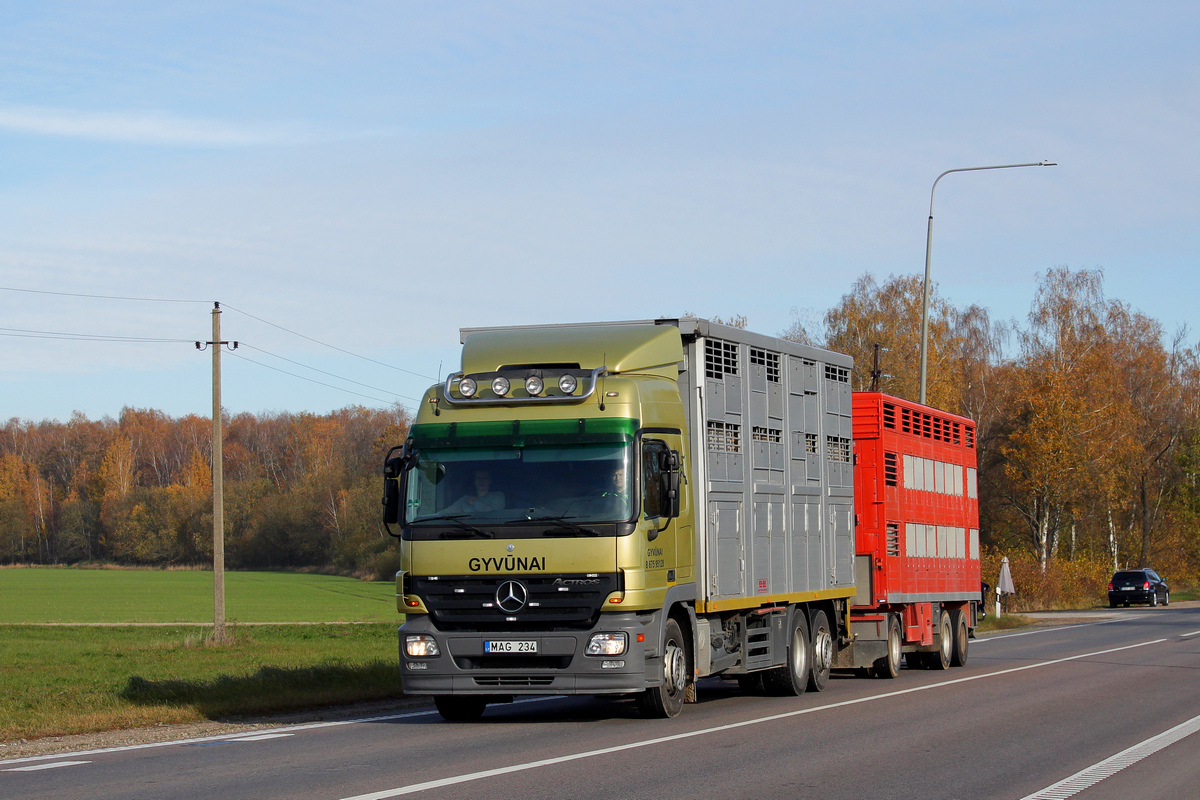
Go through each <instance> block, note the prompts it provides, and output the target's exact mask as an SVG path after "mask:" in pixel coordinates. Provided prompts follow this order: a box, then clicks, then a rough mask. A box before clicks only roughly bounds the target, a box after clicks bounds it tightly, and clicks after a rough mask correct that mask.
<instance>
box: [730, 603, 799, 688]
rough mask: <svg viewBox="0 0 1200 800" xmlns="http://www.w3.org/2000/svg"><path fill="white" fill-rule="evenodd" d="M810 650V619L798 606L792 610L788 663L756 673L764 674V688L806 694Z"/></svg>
mask: <svg viewBox="0 0 1200 800" xmlns="http://www.w3.org/2000/svg"><path fill="white" fill-rule="evenodd" d="M810 652H811V651H810V648H809V643H808V620H807V619H805V617H804V609H803V608H797V609H795V610H794V611H793V612H792V636H791V639H789V642H788V654H787V664H786V665H785V666H782V667H776V668H775V669H769V670H766V671H765V672H760V673H756V674H758V675H761V676H762V686H763V688H764V689H766V690H767V692H768V693H770V694H773V695H777V696H779V697H798V696H800V695H802V694H804V690H805V688H806V687H807V686H808V665H809V661H810V658H809V654H810ZM747 677H751V678H752V677H754V676H753V675H749V676H747ZM740 682H741V681H740V680H739V683H740Z"/></svg>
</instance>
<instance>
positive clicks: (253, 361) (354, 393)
mask: <svg viewBox="0 0 1200 800" xmlns="http://www.w3.org/2000/svg"><path fill="white" fill-rule="evenodd" d="M242 344H243V345H244V344H245V343H244V342H243V343H242ZM256 349H257V348H256ZM226 355H230V356H233V357H234V358H237V359H241V360H242V361H249V362H250V363H251V364H255V365H257V366H260V367H263V368H265V369H269V370H274V371H275V372H279V373H282V374H284V375H290V376H292V377H293V378H299V379H300V380H302V381H308V382H309V383H315V384H317V385H318V386H324V387H326V388H329V389H337V390H338V391H341V392H346V393H347V394H352V395H355V396H357V397H365V398H367V399H368V400H374V401H375V402H377V403H388V404H390V403H393V402H394V401H393V400H385V399H384V398H382V397H373V396H371V395H369V394H363V393H362V392H356V391H353V390H351V389H346V388H345V387H342V386H334V385H333V384H331V383H325V382H324V381H318V380H315V379H313V378H308V377H305V376H304V375H297V374H296V373H294V372H288V371H287V370H286V369H280V368H279V367H273V366H271V365H270V364H264V363H262V362H261V361H255V360H254V359H253V358H246V357H245V356H243V355H239V354H238V353H227V354H226ZM268 355H270V354H269V353H268ZM301 366H303V365H301ZM342 380H345V379H344V378H343V379H342ZM370 388H374V387H370ZM380 391H384V390H380ZM396 397H403V398H404V399H405V400H415V398H412V397H408V396H407V395H402V394H397V395H396ZM416 402H420V401H416Z"/></svg>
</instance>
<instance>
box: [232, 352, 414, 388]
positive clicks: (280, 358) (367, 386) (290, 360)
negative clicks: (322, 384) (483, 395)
mask: <svg viewBox="0 0 1200 800" xmlns="http://www.w3.org/2000/svg"><path fill="white" fill-rule="evenodd" d="M240 344H241V346H242V347H245V348H247V349H249V350H257V351H258V352H260V353H263V354H265V355H268V356H271V357H272V358H278V359H279V360H280V361H286V362H288V363H289V364H295V365H296V366H298V367H303V368H304V369H309V370H312V371H313V372H319V373H321V374H322V375H328V376H329V377H331V378H337V379H338V380H339V381H345V382H346V383H353V384H354V385H355V386H361V387H363V388H364V389H372V390H374V391H376V392H384V393H391V390H390V389H383V388H381V387H379V386H372V385H370V384H369V383H360V382H359V381H355V380H351V379H350V378H346V377H343V376H341V375H335V374H334V373H332V372H326V371H325V370H323V369H317V368H316V367H310V366H309V365H308V364H302V363H300V362H299V361H293V360H292V359H290V358H286V357H284V356H281V355H278V354H277V353H272V352H269V351H267V350H263V349H262V348H261V347H255V346H254V345H252V344H246V343H245V342H241V343H240ZM246 360H247V361H250V359H246ZM251 363H255V364H257V363H258V362H257V361H252V362H251ZM264 366H266V365H264ZM287 374H291V373H287ZM396 396H397V397H404V398H405V399H407V400H416V398H414V397H408V396H406V395H402V394H397V395H396ZM417 402H420V401H419V400H417Z"/></svg>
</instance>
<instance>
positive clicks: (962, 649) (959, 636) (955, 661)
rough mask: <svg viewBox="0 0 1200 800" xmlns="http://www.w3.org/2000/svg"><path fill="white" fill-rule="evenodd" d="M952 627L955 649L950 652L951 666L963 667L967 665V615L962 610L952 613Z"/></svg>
mask: <svg viewBox="0 0 1200 800" xmlns="http://www.w3.org/2000/svg"><path fill="white" fill-rule="evenodd" d="M950 627H951V628H953V629H954V647H953V649H952V650H951V652H950V666H952V667H961V666H964V665H965V664H966V663H967V642H968V634H969V631H968V630H967V615H966V614H964V613H963V612H962V609H955V610H953V611H951V612H950Z"/></svg>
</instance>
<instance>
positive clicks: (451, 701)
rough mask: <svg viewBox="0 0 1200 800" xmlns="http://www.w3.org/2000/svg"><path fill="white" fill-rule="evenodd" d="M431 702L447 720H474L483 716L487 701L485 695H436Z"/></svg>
mask: <svg viewBox="0 0 1200 800" xmlns="http://www.w3.org/2000/svg"><path fill="white" fill-rule="evenodd" d="M433 703H434V705H436V706H437V710H438V713H439V714H441V715H442V719H444V720H446V721H447V722H474V721H475V720H477V719H479V718H480V717H481V716H483V710H484V709H485V708H487V704H488V701H487V698H486V697H471V696H465V697H463V696H458V695H438V696H437V697H435V698H433Z"/></svg>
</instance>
